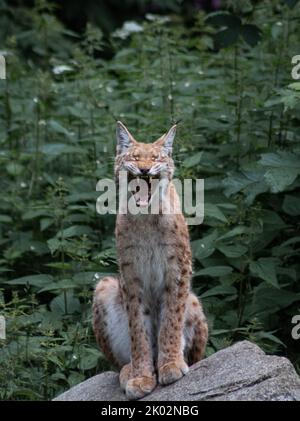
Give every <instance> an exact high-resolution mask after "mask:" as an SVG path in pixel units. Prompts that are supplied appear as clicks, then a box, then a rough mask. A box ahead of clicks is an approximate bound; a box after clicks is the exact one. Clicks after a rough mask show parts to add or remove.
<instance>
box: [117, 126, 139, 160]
mask: <svg viewBox="0 0 300 421" xmlns="http://www.w3.org/2000/svg"><path fill="white" fill-rule="evenodd" d="M116 134H117V154H121V153H123V152H125V151H126V149H128V148H129V147H130V146H131V144H132V143H134V142H135V140H134V138H133V136H132V135H131V134H130V132H129V130H128V129H127V128H126V127H125V126H124V124H123V123H121V121H118V122H117V132H116Z"/></svg>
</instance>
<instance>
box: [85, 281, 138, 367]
mask: <svg viewBox="0 0 300 421" xmlns="http://www.w3.org/2000/svg"><path fill="white" fill-rule="evenodd" d="M93 329H94V333H95V336H96V340H97V343H98V345H99V347H100V348H101V350H102V352H103V354H104V355H105V356H106V358H107V359H108V360H109V361H110V362H111V363H112V364H113V365H115V366H117V367H118V368H120V367H123V366H124V365H125V364H127V363H129V362H130V335H129V327H128V318H127V313H126V310H125V308H124V306H123V302H122V296H121V291H120V283H119V279H117V278H114V277H111V276H107V277H105V278H103V279H101V281H100V282H99V283H98V284H97V286H96V289H95V293H94V301H93Z"/></svg>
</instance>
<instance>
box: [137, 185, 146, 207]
mask: <svg viewBox="0 0 300 421" xmlns="http://www.w3.org/2000/svg"><path fill="white" fill-rule="evenodd" d="M143 190H144V189H141V190H140V191H139V192H138V193H136V195H137V196H138V197H137V199H136V204H137V205H138V206H140V207H146V206H148V203H149V195H148V191H143Z"/></svg>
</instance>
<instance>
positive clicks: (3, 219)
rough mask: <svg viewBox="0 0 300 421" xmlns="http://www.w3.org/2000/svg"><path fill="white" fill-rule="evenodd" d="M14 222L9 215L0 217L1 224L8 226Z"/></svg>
mask: <svg viewBox="0 0 300 421" xmlns="http://www.w3.org/2000/svg"><path fill="white" fill-rule="evenodd" d="M10 222H13V220H12V217H11V216H8V215H0V223H2V224H7V223H10Z"/></svg>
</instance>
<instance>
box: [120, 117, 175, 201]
mask: <svg viewBox="0 0 300 421" xmlns="http://www.w3.org/2000/svg"><path fill="white" fill-rule="evenodd" d="M175 134H176V125H174V126H172V127H171V128H170V130H169V131H168V132H167V133H166V134H164V135H163V136H161V137H160V138H159V139H157V140H156V141H155V142H154V143H141V142H137V141H136V140H135V139H134V137H133V136H132V135H131V134H130V132H129V131H128V129H127V128H126V127H125V126H124V124H122V123H121V122H120V121H118V123H117V154H116V160H115V175H116V177H118V175H119V172H120V171H126V172H127V174H128V181H131V180H133V179H136V180H137V183H139V181H140V180H144V181H145V182H146V183H147V185H148V193H147V195H146V196H147V197H146V196H145V195H143V194H141V193H140V194H139V198H138V200H137V205H140V206H147V205H148V204H149V203H150V201H151V194H152V192H151V183H152V181H153V180H154V179H158V180H165V181H168V180H171V179H172V176H173V172H174V161H173V159H172V145H173V140H174V137H175ZM138 201H139V202H138Z"/></svg>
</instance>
